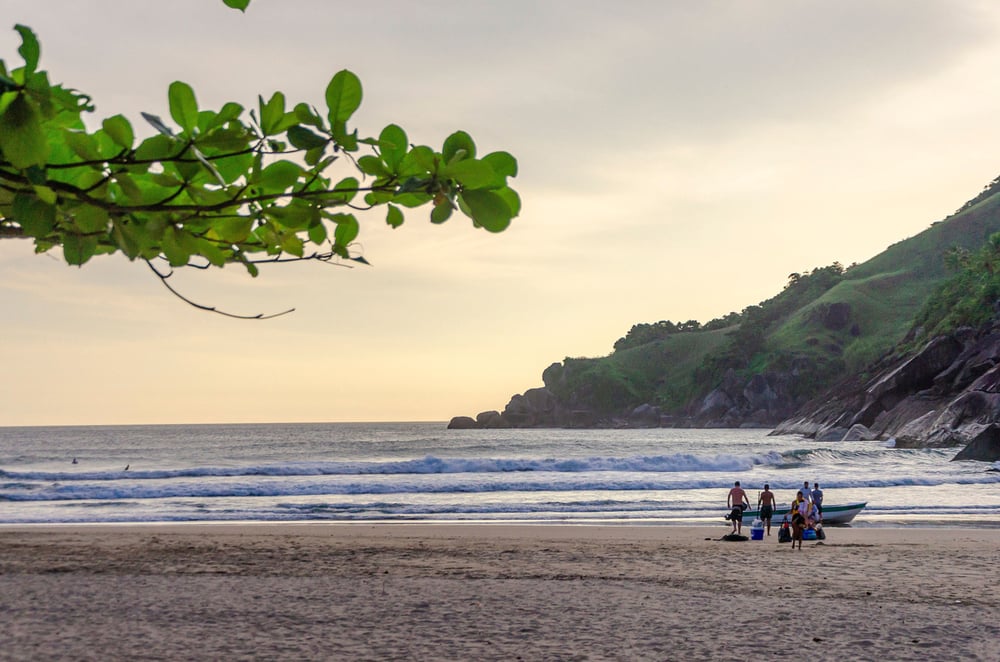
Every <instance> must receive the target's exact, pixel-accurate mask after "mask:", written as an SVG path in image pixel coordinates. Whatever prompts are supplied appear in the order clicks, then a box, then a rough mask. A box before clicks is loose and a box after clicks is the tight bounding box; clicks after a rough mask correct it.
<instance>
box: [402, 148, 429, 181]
mask: <svg viewBox="0 0 1000 662" xmlns="http://www.w3.org/2000/svg"><path fill="white" fill-rule="evenodd" d="M435 170H437V160H436V157H435V155H434V150H432V149H431V148H430V147H427V146H426V145H418V146H416V147H414V148H413V149H411V150H410V151H409V152H407V153H406V156H404V157H403V160H402V162H401V163H400V167H399V173H398V174H399V175H400V176H406V175H424V174H427V173H433V172H435Z"/></svg>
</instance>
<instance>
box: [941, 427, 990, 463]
mask: <svg viewBox="0 0 1000 662" xmlns="http://www.w3.org/2000/svg"><path fill="white" fill-rule="evenodd" d="M952 460H978V461H980V462H996V461H998V460H1000V426H997V425H990V426H988V427H987V428H985V429H983V431H982V432H980V433H979V435H977V436H976V437H975V438H974V439H973V440H972V441H970V442H969V445H968V446H966V447H965V448H963V449H962V450H961V451H959V453H958V455H956V456H955V457H953V458H952Z"/></svg>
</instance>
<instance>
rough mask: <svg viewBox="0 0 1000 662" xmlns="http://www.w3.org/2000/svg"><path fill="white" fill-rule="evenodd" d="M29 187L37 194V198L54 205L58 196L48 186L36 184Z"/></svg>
mask: <svg viewBox="0 0 1000 662" xmlns="http://www.w3.org/2000/svg"><path fill="white" fill-rule="evenodd" d="M31 189H32V190H33V191H34V192H35V195H37V196H38V199H39V200H41V201H42V202H44V203H45V204H47V205H54V204H56V202H58V200H59V196H57V195H56V192H55V191H53V190H52V189H50V188H49V187H48V186H39V185H37V184H36V185H35V186H32V187H31Z"/></svg>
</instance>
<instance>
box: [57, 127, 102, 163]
mask: <svg viewBox="0 0 1000 662" xmlns="http://www.w3.org/2000/svg"><path fill="white" fill-rule="evenodd" d="M63 138H64V139H65V140H66V144H67V145H69V146H70V149H72V150H73V153H74V154H76V155H77V156H79V157H80V159H82V160H83V161H97V160H99V159H100V158H101V157H100V154H99V153H98V151H97V141H96V140H94V136H92V135H90V134H88V133H84V132H81V131H63Z"/></svg>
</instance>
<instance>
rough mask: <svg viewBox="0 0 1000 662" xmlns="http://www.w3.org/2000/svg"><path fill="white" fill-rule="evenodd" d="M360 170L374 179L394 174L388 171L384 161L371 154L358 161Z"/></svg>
mask: <svg viewBox="0 0 1000 662" xmlns="http://www.w3.org/2000/svg"><path fill="white" fill-rule="evenodd" d="M358 169H359V170H361V172H363V173H365V174H366V175H372V176H373V177H388V176H389V175H390V174H392V173H390V172H389V171H388V170H386V168H385V164H383V163H382V159H380V158H378V157H377V156H372V155H370V154H368V155H366V156H362V157H361V158H360V159H358Z"/></svg>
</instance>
